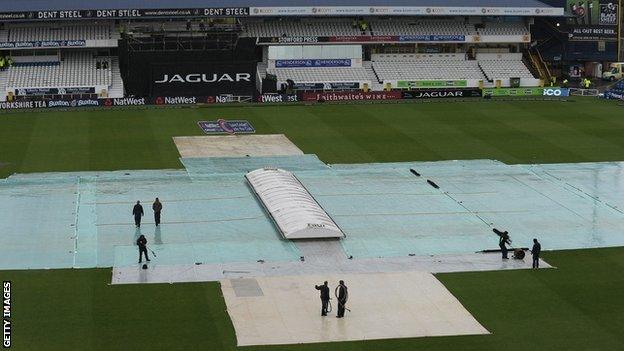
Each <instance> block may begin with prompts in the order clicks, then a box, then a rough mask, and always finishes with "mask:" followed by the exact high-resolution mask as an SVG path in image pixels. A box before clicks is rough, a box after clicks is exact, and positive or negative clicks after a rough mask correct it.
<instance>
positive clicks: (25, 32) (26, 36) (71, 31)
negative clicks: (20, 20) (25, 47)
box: [8, 23, 113, 42]
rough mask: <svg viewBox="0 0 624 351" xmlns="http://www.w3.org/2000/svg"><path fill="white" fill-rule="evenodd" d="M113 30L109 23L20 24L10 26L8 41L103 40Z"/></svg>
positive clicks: (107, 37) (110, 34)
mask: <svg viewBox="0 0 624 351" xmlns="http://www.w3.org/2000/svg"><path fill="white" fill-rule="evenodd" d="M112 32H113V31H112V27H111V26H110V25H108V24H82V25H78V24H63V23H61V24H45V25H41V24H28V25H25V24H20V25H12V26H8V41H15V42H25V41H52V40H101V39H111V38H112V37H113V34H112Z"/></svg>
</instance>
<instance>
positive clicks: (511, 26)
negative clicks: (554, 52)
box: [476, 22, 529, 36]
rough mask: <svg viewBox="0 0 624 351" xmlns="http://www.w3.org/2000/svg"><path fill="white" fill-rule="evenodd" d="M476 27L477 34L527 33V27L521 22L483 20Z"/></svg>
mask: <svg viewBox="0 0 624 351" xmlns="http://www.w3.org/2000/svg"><path fill="white" fill-rule="evenodd" d="M476 28H477V29H476V30H477V33H478V34H479V35H505V36H507V35H529V29H528V28H527V27H526V26H525V25H524V23H521V22H485V23H483V25H481V26H480V25H478V24H477V25H476Z"/></svg>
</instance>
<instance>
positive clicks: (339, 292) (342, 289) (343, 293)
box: [335, 280, 349, 318]
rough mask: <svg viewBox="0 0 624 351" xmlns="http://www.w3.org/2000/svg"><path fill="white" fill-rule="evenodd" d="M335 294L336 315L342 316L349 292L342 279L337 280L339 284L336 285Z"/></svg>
mask: <svg viewBox="0 0 624 351" xmlns="http://www.w3.org/2000/svg"><path fill="white" fill-rule="evenodd" d="M335 294H336V298H337V299H338V315H337V316H336V317H337V318H342V317H344V313H345V309H346V308H347V306H346V305H347V300H348V299H349V292H348V290H347V286H346V285H345V283H344V280H341V281H340V282H339V285H338V286H337V287H336V291H335Z"/></svg>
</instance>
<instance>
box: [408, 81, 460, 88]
mask: <svg viewBox="0 0 624 351" xmlns="http://www.w3.org/2000/svg"><path fill="white" fill-rule="evenodd" d="M466 86H468V81H466V80H416V81H406V80H399V81H397V88H446V87H466Z"/></svg>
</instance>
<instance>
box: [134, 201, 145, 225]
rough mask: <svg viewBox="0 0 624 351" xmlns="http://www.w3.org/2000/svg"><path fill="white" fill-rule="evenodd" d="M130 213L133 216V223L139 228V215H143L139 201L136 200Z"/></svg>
mask: <svg viewBox="0 0 624 351" xmlns="http://www.w3.org/2000/svg"><path fill="white" fill-rule="evenodd" d="M132 215H133V216H134V225H136V226H137V228H140V227H141V217H143V206H141V201H137V203H136V205H134V208H133V209H132Z"/></svg>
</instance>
